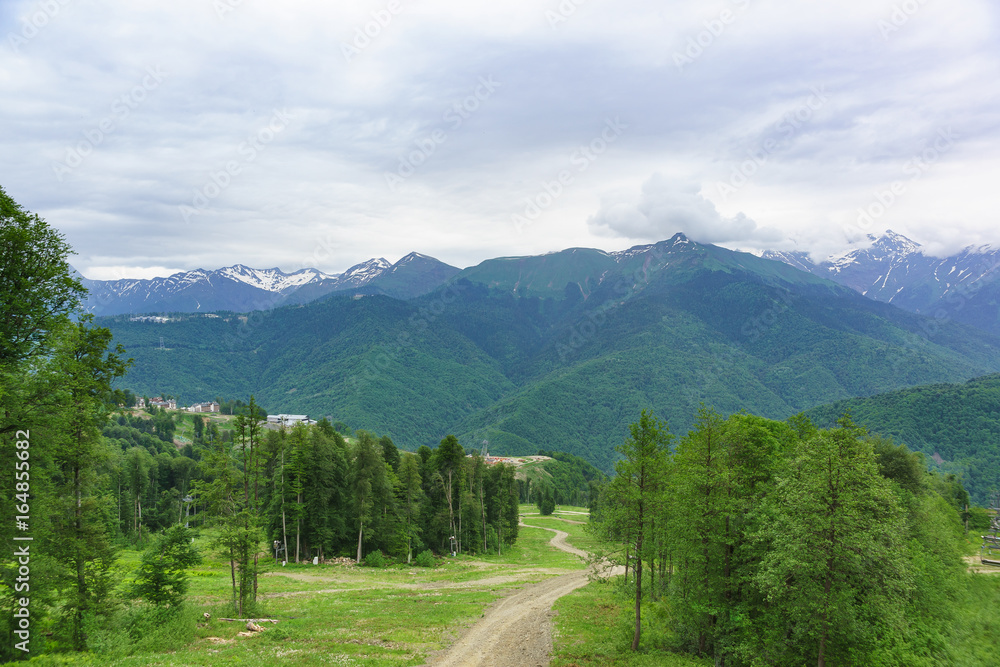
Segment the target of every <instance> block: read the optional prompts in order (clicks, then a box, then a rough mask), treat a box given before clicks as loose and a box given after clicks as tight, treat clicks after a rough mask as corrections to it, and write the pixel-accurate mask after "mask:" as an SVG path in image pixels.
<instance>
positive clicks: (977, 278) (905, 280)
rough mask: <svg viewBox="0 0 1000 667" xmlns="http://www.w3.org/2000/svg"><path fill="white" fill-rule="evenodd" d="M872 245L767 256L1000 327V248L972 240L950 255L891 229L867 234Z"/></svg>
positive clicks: (896, 300) (940, 314)
mask: <svg viewBox="0 0 1000 667" xmlns="http://www.w3.org/2000/svg"><path fill="white" fill-rule="evenodd" d="M868 241H869V242H870V245H868V246H866V247H861V248H854V249H852V250H850V251H849V252H846V253H844V254H842V255H838V256H833V257H829V258H827V259H826V260H825V261H823V262H820V263H818V264H817V263H814V262H813V261H812V260H810V258H809V256H808V255H807V254H806V253H803V252H779V251H767V252H764V253H763V254H762V256H763V257H764V258H766V259H774V260H778V261H781V262H784V263H786V264H790V265H791V266H794V267H796V268H798V269H801V270H803V271H809V272H810V273H813V274H815V275H818V276H822V277H824V278H829V279H830V280H833V281H834V282H837V283H840V284H841V285H845V286H847V287H851V288H852V289H854V290H857V291H858V292H861V293H862V294H864V295H865V296H867V297H869V298H872V299H875V300H876V301H885V302H888V303H892V304H893V305H895V306H899V307H900V308H903V309H905V310H909V311H912V312H916V313H922V314H925V315H931V316H933V317H936V318H938V319H953V320H956V321H959V322H965V323H967V324H973V325H975V326H978V327H980V328H985V329H987V330H989V331H992V332H994V333H1000V319H998V314H1000V309H998V299H997V297H998V295H1000V282H998V280H997V279H998V277H1000V270H998V269H1000V250H997V249H994V248H992V247H991V246H989V245H984V246H968V247H966V248H965V249H963V250H962V251H961V252H959V253H957V254H955V255H952V256H950V257H945V258H943V259H942V258H938V257H932V256H930V255H926V254H925V253H924V250H923V248H922V246H921V245H920V244H919V243H917V242H915V241H913V240H911V239H908V238H906V237H905V236H903V235H902V234H897V233H895V232H893V231H892V230H888V231H886V232H885V234H883V235H882V236H880V237H875V236H873V235H871V234H869V235H868Z"/></svg>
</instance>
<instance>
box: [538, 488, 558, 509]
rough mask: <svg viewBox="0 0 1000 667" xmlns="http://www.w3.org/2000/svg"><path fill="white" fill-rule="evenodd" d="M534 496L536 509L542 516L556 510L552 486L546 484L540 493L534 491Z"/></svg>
mask: <svg viewBox="0 0 1000 667" xmlns="http://www.w3.org/2000/svg"><path fill="white" fill-rule="evenodd" d="M536 498H537V500H538V502H537V505H538V511H539V512H540V513H541V514H542V516H549V515H550V514H552V513H553V512H555V510H556V498H555V496H554V495H553V493H552V487H551V486H549V485H546V486H545V487H544V488H543V489H542V492H541V493H536Z"/></svg>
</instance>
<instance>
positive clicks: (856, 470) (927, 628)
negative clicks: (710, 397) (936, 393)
mask: <svg viewBox="0 0 1000 667" xmlns="http://www.w3.org/2000/svg"><path fill="white" fill-rule="evenodd" d="M672 440H673V436H672V435H671V434H670V432H669V430H668V429H667V427H666V424H665V423H664V422H661V421H659V420H658V419H656V418H655V417H654V416H652V415H651V414H649V413H646V412H643V414H642V418H641V419H640V420H639V422H637V423H635V424H633V425H632V428H631V437H630V438H629V439H628V440H627V441H626V442H625V443H624V444H623V445H622V446H620V447H619V452H620V453H621V455H622V459H621V460H620V461H619V462H618V464H617V465H616V474H615V476H614V478H613V479H611V481H610V482H609V483H608V484H607V485H606V486H604V487H603V490H602V492H601V494H600V497H599V501H598V502H597V503H596V505H595V507H594V508H593V510H592V515H591V519H592V522H593V526H594V529H595V531H596V532H598V533H599V534H600V535H602V536H603V537H604V538H605V539H606V540H608V542H609V544H611V545H613V546H612V549H611V551H609V552H608V553H607V554H606V555H607V556H610V557H613V558H616V559H617V560H618V561H619V562H621V563H624V565H625V568H626V573H625V575H624V579H623V586H625V590H626V591H628V592H627V597H629V598H630V599H631V604H632V605H634V606H633V608H632V610H630V611H629V612H628V613H629V615H630V616H631V619H632V620H631V630H630V632H629V635H630V638H631V640H632V648H633V649H639V648H641V647H645V648H648V649H653V648H656V649H660V650H666V651H677V652H682V653H689V654H695V655H699V656H705V657H709V658H712V659H714V661H715V664H716V665H726V666H730V667H735V666H738V665H789V666H791V665H807V664H813V665H819V666H820V667H823V665H910V666H919V665H941V664H947V665H959V664H962V665H981V664H990V663H991V662H992V661H993V659H994V658H995V655H994V649H995V647H994V645H993V644H994V641H995V638H996V636H997V633H998V632H1000V619H998V618H997V617H996V614H995V606H993V605H994V604H995V601H996V599H997V589H996V586H995V583H996V581H995V579H993V578H989V577H985V578H984V577H983V576H972V575H969V574H968V573H967V572H966V564H965V563H964V562H963V560H962V556H963V552H964V550H965V549H966V548H967V547H966V545H965V543H964V542H963V539H962V535H963V526H962V518H963V511H964V509H965V504H966V503H967V501H968V497H967V495H966V494H965V491H964V489H963V488H962V486H961V484H960V483H959V482H958V480H957V479H956V478H955V477H954V476H950V477H946V476H942V475H940V474H938V473H933V472H930V471H928V470H927V468H926V467H925V466H924V460H923V459H922V458H921V457H920V456H918V455H915V454H913V453H912V452H910V451H909V450H907V449H906V448H905V447H903V446H901V445H895V444H893V443H892V442H891V441H889V440H886V439H884V438H881V437H877V436H872V435H869V434H868V433H867V432H866V431H865V430H864V429H862V428H860V427H858V426H856V425H855V424H854V423H853V422H851V421H850V420H849V419H847V418H842V419H841V420H840V421H839V423H838V424H837V425H836V426H835V427H834V428H832V429H818V428H816V427H815V426H814V425H813V424H812V423H811V422H810V421H809V420H808V419H806V418H804V417H802V416H799V417H795V418H792V419H790V420H788V421H787V422H778V421H771V420H767V419H763V418H760V417H755V416H752V415H747V414H737V415H733V416H731V417H729V418H723V417H722V416H721V415H719V414H717V413H715V412H713V411H711V410H706V409H703V410H702V411H700V412H699V414H698V417H697V421H696V426H695V428H694V429H693V430H692V431H691V432H690V433H688V435H686V436H685V437H683V438H681V439H680V441H679V442H678V443H676V447H675V448H673V449H672V448H671V441H672ZM983 519H985V515H978V516H977V518H976V519H975V520H974V521H973V524H974V525H971V526H970V528H971V529H972V530H973V531H975V530H982V529H984V528H986V525H979V524H976V523H975V522H976V521H980V522H981V521H982V520H983Z"/></svg>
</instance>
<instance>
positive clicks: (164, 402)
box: [149, 396, 177, 410]
mask: <svg viewBox="0 0 1000 667" xmlns="http://www.w3.org/2000/svg"><path fill="white" fill-rule="evenodd" d="M149 405H150V407H153V408H163V409H165V410H176V409H177V400H176V399H173V398H168V399H163V398H161V397H160V396H157V397H156V398H151V399H149Z"/></svg>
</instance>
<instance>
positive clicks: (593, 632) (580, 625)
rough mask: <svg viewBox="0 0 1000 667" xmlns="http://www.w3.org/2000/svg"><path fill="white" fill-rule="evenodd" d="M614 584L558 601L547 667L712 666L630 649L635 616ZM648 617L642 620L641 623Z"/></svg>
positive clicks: (596, 586)
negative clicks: (550, 654)
mask: <svg viewBox="0 0 1000 667" xmlns="http://www.w3.org/2000/svg"><path fill="white" fill-rule="evenodd" d="M629 602H630V601H627V600H626V599H625V598H624V597H623V596H621V595H620V594H619V593H618V592H617V591H616V588H615V584H614V583H613V582H592V583H590V584H588V585H586V586H584V587H583V588H580V589H577V590H576V591H574V592H573V593H570V594H569V595H567V596H565V597H562V598H560V599H559V600H557V601H556V603H555V605H554V606H553V609H555V611H556V617H555V622H554V623H555V627H554V629H553V632H552V641H553V655H552V662H551V663H550V665H551V667H605V666H606V665H616V666H620V667H703V666H705V665H711V664H712V661H711V660H708V659H705V660H700V659H697V658H692V657H690V656H684V655H678V654H676V653H669V652H666V651H660V650H656V649H649V648H647V647H644V646H642V645H640V650H639V652H637V653H633V652H632V651H631V649H630V647H631V642H632V631H633V629H634V627H635V625H634V623H635V615H634V612H632V609H631V608H630V605H629V604H628V603H629ZM650 618H651V615H648V614H647V615H646V616H645V619H647V620H644V624H645V623H647V622H648V619H650Z"/></svg>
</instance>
